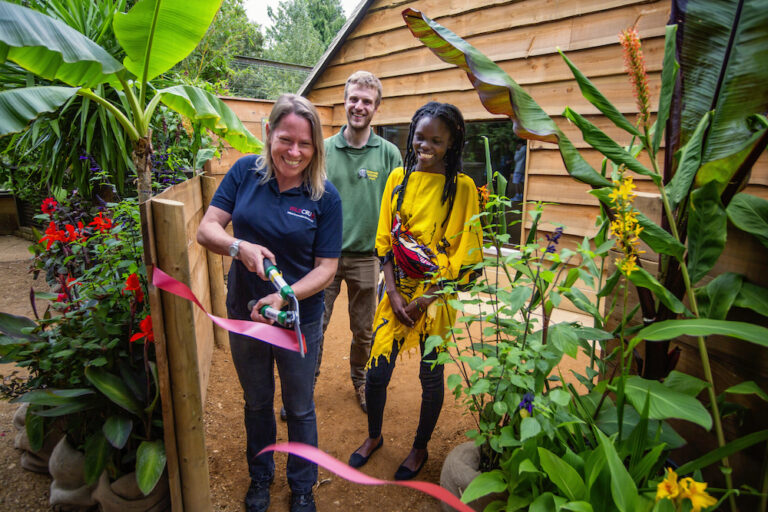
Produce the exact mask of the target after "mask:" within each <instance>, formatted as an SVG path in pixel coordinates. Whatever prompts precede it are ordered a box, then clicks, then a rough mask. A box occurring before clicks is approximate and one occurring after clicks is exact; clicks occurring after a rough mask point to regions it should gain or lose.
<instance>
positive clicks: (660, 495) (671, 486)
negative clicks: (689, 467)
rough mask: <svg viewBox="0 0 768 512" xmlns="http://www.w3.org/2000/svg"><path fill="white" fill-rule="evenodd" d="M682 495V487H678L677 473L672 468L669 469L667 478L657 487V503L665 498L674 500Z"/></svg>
mask: <svg viewBox="0 0 768 512" xmlns="http://www.w3.org/2000/svg"><path fill="white" fill-rule="evenodd" d="M678 494H680V487H678V485H677V473H675V472H674V471H673V470H672V468H667V477H666V478H665V479H664V480H662V481H661V482H659V484H658V485H657V486H656V501H659V500H663V499H665V498H668V499H670V500H671V499H674V498H677V495H678Z"/></svg>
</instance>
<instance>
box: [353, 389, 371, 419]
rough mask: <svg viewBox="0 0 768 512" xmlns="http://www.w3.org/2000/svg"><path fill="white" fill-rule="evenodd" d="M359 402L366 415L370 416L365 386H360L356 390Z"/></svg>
mask: <svg viewBox="0 0 768 512" xmlns="http://www.w3.org/2000/svg"><path fill="white" fill-rule="evenodd" d="M355 393H357V401H358V402H360V408H361V409H362V410H363V412H364V413H366V414H368V405H367V404H366V403H365V384H360V385H359V386H358V387H357V388H356V389H355Z"/></svg>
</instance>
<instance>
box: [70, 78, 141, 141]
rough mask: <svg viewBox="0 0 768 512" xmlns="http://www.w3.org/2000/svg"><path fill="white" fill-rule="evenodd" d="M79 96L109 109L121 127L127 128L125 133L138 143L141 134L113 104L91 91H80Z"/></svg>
mask: <svg viewBox="0 0 768 512" xmlns="http://www.w3.org/2000/svg"><path fill="white" fill-rule="evenodd" d="M77 95H78V96H82V97H84V98H88V99H90V100H93V101H95V102H96V103H98V104H99V105H101V106H102V107H104V108H105V109H107V110H108V111H109V112H110V113H111V114H112V115H113V116H115V119H117V121H118V122H119V123H120V124H121V125H123V128H125V131H126V132H127V133H128V136H129V137H130V138H131V140H132V141H136V140H138V139H139V132H138V131H136V127H134V126H133V124H132V123H131V121H130V120H129V119H128V118H127V117H126V115H125V114H124V113H122V112H121V111H120V110H119V109H118V108H117V107H116V106H114V105H113V104H112V103H110V102H109V101H107V100H106V99H104V98H102V97H101V96H99V95H98V94H95V93H94V92H93V91H92V90H90V89H79V90H78V91H77Z"/></svg>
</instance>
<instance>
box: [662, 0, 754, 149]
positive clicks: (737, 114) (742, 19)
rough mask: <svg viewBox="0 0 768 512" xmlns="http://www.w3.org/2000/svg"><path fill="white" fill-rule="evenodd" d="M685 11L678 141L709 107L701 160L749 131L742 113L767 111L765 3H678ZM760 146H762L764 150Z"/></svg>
mask: <svg viewBox="0 0 768 512" xmlns="http://www.w3.org/2000/svg"><path fill="white" fill-rule="evenodd" d="M676 4H677V5H676V7H677V8H678V9H679V10H680V11H681V12H682V13H683V14H684V17H685V30H683V31H682V45H679V47H680V50H681V51H680V66H681V77H682V78H683V93H682V94H683V96H682V105H683V110H682V120H681V143H685V142H686V141H687V140H688V138H689V137H690V135H691V134H692V133H693V131H694V130H695V128H696V124H697V123H698V121H699V119H701V118H702V116H703V115H704V114H705V113H706V112H708V111H710V110H714V111H715V115H714V118H713V120H712V127H711V129H710V132H709V135H708V137H707V142H706V146H705V148H704V153H703V159H702V160H703V162H704V163H706V162H709V161H713V160H718V159H722V158H724V157H726V156H728V155H730V154H731V153H732V152H733V147H734V143H735V145H736V146H740V145H741V143H743V142H744V141H746V139H748V138H749V137H750V136H751V135H752V133H751V130H750V129H749V126H748V123H747V121H746V120H747V117H748V116H750V115H751V114H754V113H761V112H765V111H766V110H768V87H766V86H765V84H766V83H768V66H766V62H768V30H766V27H768V1H766V0H745V1H743V2H712V1H705V0H694V1H688V2H684V1H677V2H676ZM764 147H765V146H764V145H763V148H764Z"/></svg>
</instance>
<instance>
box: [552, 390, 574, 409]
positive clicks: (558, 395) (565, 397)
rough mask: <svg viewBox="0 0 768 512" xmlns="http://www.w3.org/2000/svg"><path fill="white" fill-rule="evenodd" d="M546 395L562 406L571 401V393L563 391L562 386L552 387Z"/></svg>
mask: <svg viewBox="0 0 768 512" xmlns="http://www.w3.org/2000/svg"><path fill="white" fill-rule="evenodd" d="M548 396H549V399H550V400H552V401H553V402H555V403H556V404H557V405H560V406H562V407H565V406H566V405H568V404H569V403H570V402H571V394H570V393H568V392H567V391H565V390H564V389H563V388H555V389H553V390H552V391H550V392H549V395H548Z"/></svg>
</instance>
